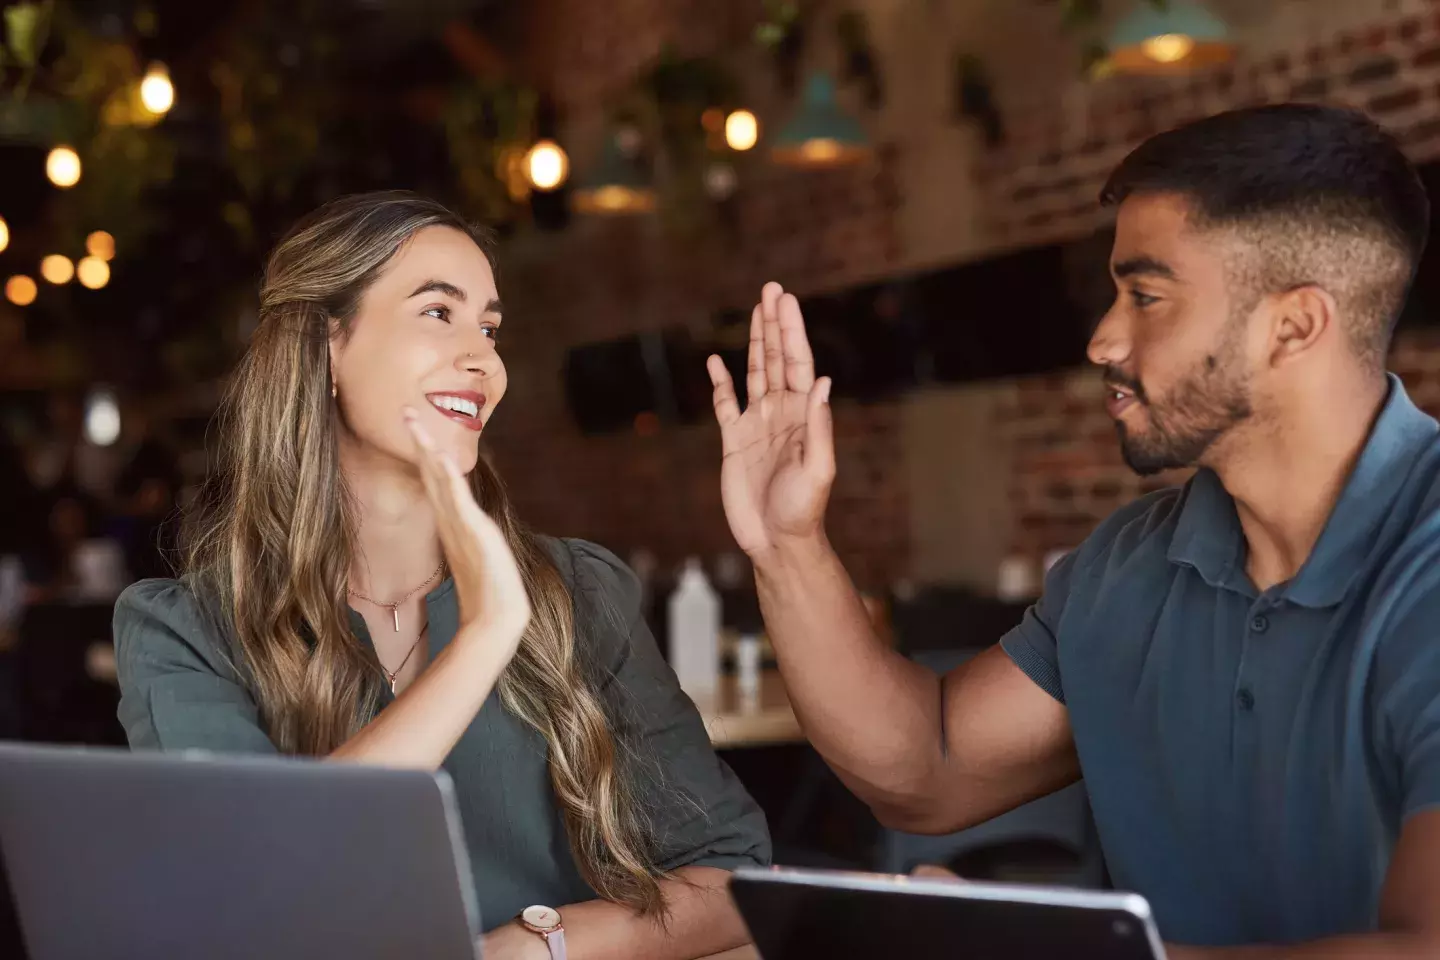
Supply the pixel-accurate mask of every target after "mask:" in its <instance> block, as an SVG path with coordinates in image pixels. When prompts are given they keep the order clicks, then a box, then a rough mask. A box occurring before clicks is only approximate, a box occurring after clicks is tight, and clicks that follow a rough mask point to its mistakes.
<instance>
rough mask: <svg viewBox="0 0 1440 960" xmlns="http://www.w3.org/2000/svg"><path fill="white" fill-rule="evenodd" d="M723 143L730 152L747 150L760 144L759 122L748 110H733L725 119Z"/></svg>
mask: <svg viewBox="0 0 1440 960" xmlns="http://www.w3.org/2000/svg"><path fill="white" fill-rule="evenodd" d="M725 142H726V143H727V144H728V145H729V146H730V149H731V150H739V151H742V152H743V151H745V150H749V149H750V148H751V147H753V146H755V144H757V143H759V142H760V121H759V120H757V119H755V114H753V113H751V112H750V111H749V110H735V111H732V112H731V114H730V115H729V116H728V117H726V118H725Z"/></svg>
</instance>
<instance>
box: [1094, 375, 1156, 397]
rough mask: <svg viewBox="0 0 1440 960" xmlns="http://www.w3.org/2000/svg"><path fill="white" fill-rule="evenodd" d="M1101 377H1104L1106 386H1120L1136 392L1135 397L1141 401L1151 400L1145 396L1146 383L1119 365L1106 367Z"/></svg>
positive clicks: (1132, 392) (1128, 391)
mask: <svg viewBox="0 0 1440 960" xmlns="http://www.w3.org/2000/svg"><path fill="white" fill-rule="evenodd" d="M1101 377H1102V378H1103V379H1104V381H1105V385H1106V386H1108V387H1119V388H1120V389H1122V390H1124V391H1126V392H1127V393H1131V394H1134V395H1135V399H1136V400H1139V401H1140V402H1141V403H1148V402H1149V399H1148V398H1147V397H1146V396H1145V387H1144V385H1143V384H1141V383H1140V381H1139V380H1136V379H1135V378H1134V377H1132V376H1130V375H1129V374H1127V373H1126V372H1125V371H1124V370H1121V369H1120V368H1119V367H1106V368H1105V369H1104V370H1103V371H1101Z"/></svg>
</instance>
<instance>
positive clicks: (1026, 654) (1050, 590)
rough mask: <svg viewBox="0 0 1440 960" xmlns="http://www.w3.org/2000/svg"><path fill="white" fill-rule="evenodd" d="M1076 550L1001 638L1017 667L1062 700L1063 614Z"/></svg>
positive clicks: (1053, 569)
mask: <svg viewBox="0 0 1440 960" xmlns="http://www.w3.org/2000/svg"><path fill="white" fill-rule="evenodd" d="M1077 552H1078V551H1074V552H1071V553H1068V554H1066V555H1065V556H1063V557H1061V558H1060V559H1059V560H1057V561H1056V562H1055V563H1054V564H1053V565H1052V566H1051V567H1050V571H1049V572H1048V573H1047V574H1045V588H1044V592H1043V593H1042V594H1041V596H1040V599H1039V600H1037V601H1035V602H1034V603H1033V604H1031V605H1030V608H1029V609H1028V610H1026V611H1025V616H1024V618H1023V619H1022V620H1021V621H1020V623H1019V625H1018V626H1016V627H1015V628H1014V629H1013V630H1011V631H1010V632H1009V633H1007V634H1005V636H1004V637H1002V638H1001V639H1000V647H1001V649H1003V650H1004V651H1005V652H1006V654H1008V655H1009V657H1010V659H1011V660H1012V661H1014V663H1015V666H1017V667H1019V668H1020V669H1021V670H1022V671H1023V672H1024V673H1025V675H1026V676H1027V677H1029V678H1030V679H1031V680H1033V681H1035V685H1036V686H1038V687H1039V688H1040V689H1041V690H1044V691H1045V692H1046V693H1048V694H1050V696H1052V697H1054V698H1055V699H1056V700H1058V701H1060V702H1061V703H1064V702H1065V686H1064V684H1063V683H1061V681H1060V655H1059V653H1060V651H1059V643H1058V637H1059V636H1060V616H1061V614H1062V613H1063V612H1064V610H1065V598H1066V596H1067V595H1068V594H1069V593H1070V579H1071V575H1072V571H1073V569H1074V565H1075V557H1076V553H1077Z"/></svg>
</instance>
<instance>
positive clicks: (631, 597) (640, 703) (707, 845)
mask: <svg viewBox="0 0 1440 960" xmlns="http://www.w3.org/2000/svg"><path fill="white" fill-rule="evenodd" d="M566 545H567V547H568V548H569V554H570V560H571V562H572V563H573V570H574V577H575V580H574V582H575V594H576V598H575V599H576V611H577V617H578V618H579V622H578V623H577V629H578V631H579V632H580V634H581V636H582V637H584V638H585V639H586V642H587V643H589V644H592V645H593V648H592V649H593V652H594V654H595V655H596V656H595V659H596V661H597V664H598V666H599V667H600V669H601V670H603V671H604V673H603V676H602V678H601V689H602V690H603V691H604V692H605V695H606V699H607V700H608V701H609V703H610V704H611V706H612V712H613V713H614V715H615V716H616V717H618V718H620V723H621V725H622V727H623V735H624V736H625V737H626V739H627V740H628V741H629V742H630V743H632V744H634V745H636V746H638V747H639V748H640V749H639V751H638V752H639V754H640V762H641V765H642V766H643V768H644V770H645V776H644V779H643V781H642V789H643V791H644V792H643V793H642V796H647V797H651V798H653V800H652V802H651V803H650V804H649V811H648V812H649V815H650V817H651V819H652V823H653V825H654V828H655V831H656V837H657V840H658V843H659V847H660V866H661V867H662V868H663V869H665V870H675V869H678V868H680V867H685V866H708V867H720V868H723V869H734V868H735V867H737V866H741V865H760V866H764V865H768V864H769V862H770V856H771V849H770V832H769V829H768V827H767V826H766V823H765V814H764V813H763V812H762V811H761V810H760V808H759V806H758V805H757V804H756V803H755V801H754V800H753V799H752V798H751V797H750V794H749V793H748V792H746V790H745V787H744V786H743V785H741V783H740V781H739V779H737V778H736V776H735V774H734V773H733V772H732V771H731V770H730V768H729V767H728V766H727V765H726V764H725V763H724V761H722V760H721V759H720V758H719V757H718V756H716V755H715V751H714V749H713V748H712V747H711V746H710V738H709V736H708V734H707V733H706V731H705V724H704V722H703V721H702V720H701V717H700V712H699V711H698V710H697V709H696V708H695V704H694V703H692V702H691V700H690V698H689V697H687V696H686V695H685V693H684V692H683V691H681V689H680V684H679V683H678V682H677V681H676V679H675V673H674V671H672V670H671V669H670V666H669V664H667V663H666V662H665V660H664V659H663V658H662V657H661V655H660V650H659V648H658V647H657V646H656V644H655V639H654V637H653V636H651V634H650V629H649V627H648V626H646V623H645V618H644V617H643V616H642V614H641V601H640V596H641V591H640V583H639V580H638V578H636V576H635V574H634V573H632V572H631V571H630V569H629V568H628V567H626V566H625V564H623V563H622V562H621V561H620V560H619V559H618V558H617V557H615V555H614V554H612V553H610V552H609V551H607V550H605V549H603V548H601V547H598V546H596V545H594V544H591V543H586V542H584V541H574V540H572V541H566Z"/></svg>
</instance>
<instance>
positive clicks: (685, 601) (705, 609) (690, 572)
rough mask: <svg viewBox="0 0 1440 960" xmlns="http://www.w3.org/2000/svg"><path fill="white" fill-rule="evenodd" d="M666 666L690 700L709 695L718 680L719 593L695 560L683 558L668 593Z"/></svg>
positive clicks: (712, 692)
mask: <svg viewBox="0 0 1440 960" xmlns="http://www.w3.org/2000/svg"><path fill="white" fill-rule="evenodd" d="M669 612H670V622H669V626H670V666H671V668H672V669H673V670H674V671H675V676H676V678H678V679H679V681H680V689H682V690H684V691H685V692H686V693H687V694H689V695H690V697H691V698H692V699H695V698H698V697H712V696H714V694H715V689H716V687H718V686H719V681H720V595H719V594H717V593H716V592H715V589H714V588H713V587H711V586H710V581H709V580H707V579H706V578H705V570H704V569H703V568H702V567H701V566H700V561H699V559H697V558H695V557H691V558H689V559H688V560H686V561H685V568H684V570H682V571H681V573H680V582H679V583H678V584H676V586H675V592H674V593H672V594H670V611H669Z"/></svg>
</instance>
